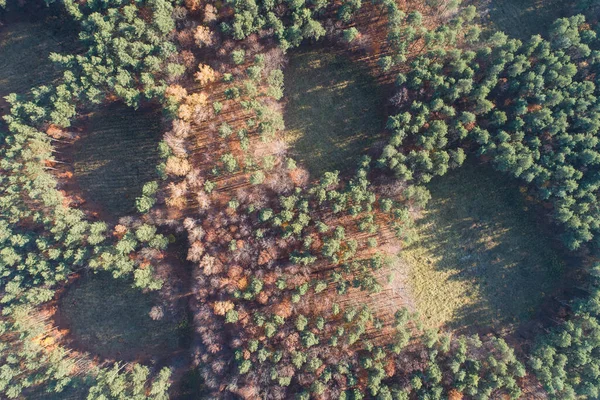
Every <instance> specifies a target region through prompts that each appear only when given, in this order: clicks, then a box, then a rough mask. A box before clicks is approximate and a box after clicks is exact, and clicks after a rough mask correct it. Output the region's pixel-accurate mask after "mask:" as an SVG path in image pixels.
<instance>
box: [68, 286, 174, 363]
mask: <svg viewBox="0 0 600 400" xmlns="http://www.w3.org/2000/svg"><path fill="white" fill-rule="evenodd" d="M156 304H157V298H156V294H155V293H142V292H141V291H139V290H137V289H134V288H132V287H131V285H130V284H129V283H127V282H125V281H122V280H119V279H113V278H112V277H111V276H109V275H105V274H98V275H93V276H90V277H85V278H81V280H79V281H77V282H75V283H74V285H73V287H71V288H69V289H68V290H67V292H66V293H65V294H64V296H63V297H62V299H61V301H60V304H59V310H60V316H61V319H62V321H63V323H64V324H65V325H66V326H67V327H68V328H69V330H70V333H71V335H72V337H73V339H74V340H75V342H76V343H75V345H76V346H77V347H79V348H81V349H83V350H85V351H89V352H91V353H93V354H98V355H100V356H102V357H105V358H114V359H118V360H127V361H128V360H140V359H142V360H143V359H148V358H150V357H153V356H159V355H162V354H166V353H168V352H172V351H174V350H175V349H177V345H178V330H177V326H174V325H173V324H171V323H170V322H169V321H168V320H159V321H155V320H153V319H151V318H150V316H149V315H148V313H149V312H150V309H151V308H152V307H153V306H154V305H156Z"/></svg>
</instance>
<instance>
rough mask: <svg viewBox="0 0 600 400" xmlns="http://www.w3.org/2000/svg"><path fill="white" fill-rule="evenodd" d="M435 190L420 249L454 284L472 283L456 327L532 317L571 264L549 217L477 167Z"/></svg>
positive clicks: (436, 184) (511, 184) (437, 183)
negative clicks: (546, 222) (562, 254)
mask: <svg viewBox="0 0 600 400" xmlns="http://www.w3.org/2000/svg"><path fill="white" fill-rule="evenodd" d="M429 189H430V191H431V194H432V200H431V202H430V204H429V206H428V209H427V213H426V215H425V217H424V218H423V219H421V220H420V221H419V222H418V225H419V229H420V231H421V236H420V240H419V242H418V243H417V245H418V246H421V247H425V248H426V249H427V254H428V255H429V257H430V259H432V260H436V261H435V262H434V265H433V268H435V269H436V270H438V271H443V272H444V273H445V274H446V276H448V278H447V279H448V281H457V282H462V283H464V284H465V285H466V286H465V287H466V289H465V291H464V292H463V293H462V295H463V296H466V297H467V298H466V299H463V300H465V301H462V302H461V306H460V307H458V309H455V310H454V318H453V320H452V321H451V322H450V323H449V328H452V329H458V330H473V329H479V328H481V327H493V328H498V327H501V326H504V327H505V326H507V325H513V326H514V325H516V324H518V323H520V322H523V321H526V320H528V319H530V318H532V317H533V316H534V315H535V313H536V312H537V310H538V308H539V307H540V305H541V303H542V302H543V301H544V298H545V297H546V296H548V295H550V294H551V293H552V292H553V291H554V289H555V288H556V286H557V284H558V282H559V281H560V278H561V275H562V272H563V270H564V264H565V262H564V261H563V260H562V258H561V257H560V256H559V252H558V251H557V250H555V247H556V243H555V242H554V241H553V238H552V236H551V234H550V232H548V227H547V226H544V225H543V224H542V223H541V221H540V219H541V218H540V214H539V213H540V212H541V211H540V210H532V208H535V207H533V205H532V204H531V203H529V202H526V201H525V198H524V196H523V195H522V194H521V193H520V191H519V187H518V185H517V183H516V182H515V181H514V180H512V179H510V178H507V177H505V176H504V175H501V174H500V173H498V172H495V171H493V170H492V169H491V168H489V167H484V166H481V165H476V164H469V165H467V166H465V167H463V168H460V169H459V170H456V171H452V172H450V173H448V174H447V175H446V176H444V177H441V178H437V179H435V180H433V181H432V182H431V184H430V185H429ZM440 285H444V282H440Z"/></svg>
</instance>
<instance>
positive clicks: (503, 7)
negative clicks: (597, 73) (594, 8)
mask: <svg viewBox="0 0 600 400" xmlns="http://www.w3.org/2000/svg"><path fill="white" fill-rule="evenodd" d="M481 3H482V4H481V5H480V7H485V8H488V9H489V18H490V20H491V23H492V25H493V28H494V29H499V30H501V31H503V32H504V33H506V34H507V35H510V36H512V37H516V38H519V39H528V38H529V37H531V36H532V35H537V34H541V35H542V36H543V35H545V33H546V32H547V31H548V28H550V26H551V25H552V23H553V22H554V21H555V20H556V19H558V18H562V17H568V16H571V15H572V14H573V7H574V4H575V1H573V0H486V1H483V2H481ZM482 9H483V8H482Z"/></svg>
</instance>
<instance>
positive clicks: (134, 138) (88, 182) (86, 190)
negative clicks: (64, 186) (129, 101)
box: [70, 103, 162, 217]
mask: <svg viewBox="0 0 600 400" xmlns="http://www.w3.org/2000/svg"><path fill="white" fill-rule="evenodd" d="M88 117H89V120H88V121H87V123H86V126H85V128H84V133H83V134H82V135H81V138H80V139H79V140H77V141H76V142H75V144H74V145H73V146H72V149H70V151H72V158H73V172H74V176H75V180H76V181H77V183H78V185H79V187H80V189H81V191H82V192H83V195H84V197H85V198H86V199H87V200H88V201H90V202H92V203H94V205H98V206H100V207H101V208H102V209H103V211H106V212H107V213H108V214H109V215H111V216H116V217H120V216H124V215H127V214H130V213H132V212H134V211H135V198H136V197H138V196H140V194H141V192H142V187H143V186H144V184H145V183H146V182H148V181H151V180H156V179H157V178H158V175H157V172H156V165H158V162H159V156H158V142H159V141H160V139H161V136H162V127H161V112H160V109H154V108H144V109H139V110H134V109H133V108H130V107H127V106H125V105H123V104H119V103H113V104H110V105H107V106H104V107H102V108H100V109H99V110H98V111H95V112H93V113H91V114H90V115H89V116H88Z"/></svg>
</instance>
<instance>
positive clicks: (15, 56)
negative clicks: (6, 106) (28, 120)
mask: <svg viewBox="0 0 600 400" xmlns="http://www.w3.org/2000/svg"><path fill="white" fill-rule="evenodd" d="M72 49H73V39H72V38H71V37H70V36H68V35H67V34H66V33H64V32H61V31H57V30H55V29H51V28H50V27H48V26H46V25H45V24H44V23H43V22H23V21H15V22H13V21H9V22H8V23H7V24H6V25H4V26H0V98H3V97H4V96H6V95H8V94H10V93H17V94H26V93H29V90H30V89H31V88H32V87H35V86H39V85H48V84H51V83H52V82H53V81H54V80H56V79H57V78H59V77H60V76H61V72H60V70H59V69H58V68H56V67H55V66H54V64H53V63H52V62H51V61H50V60H49V59H48V56H49V55H50V53H51V52H63V51H69V50H72ZM1 111H2V110H0V112H1Z"/></svg>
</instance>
